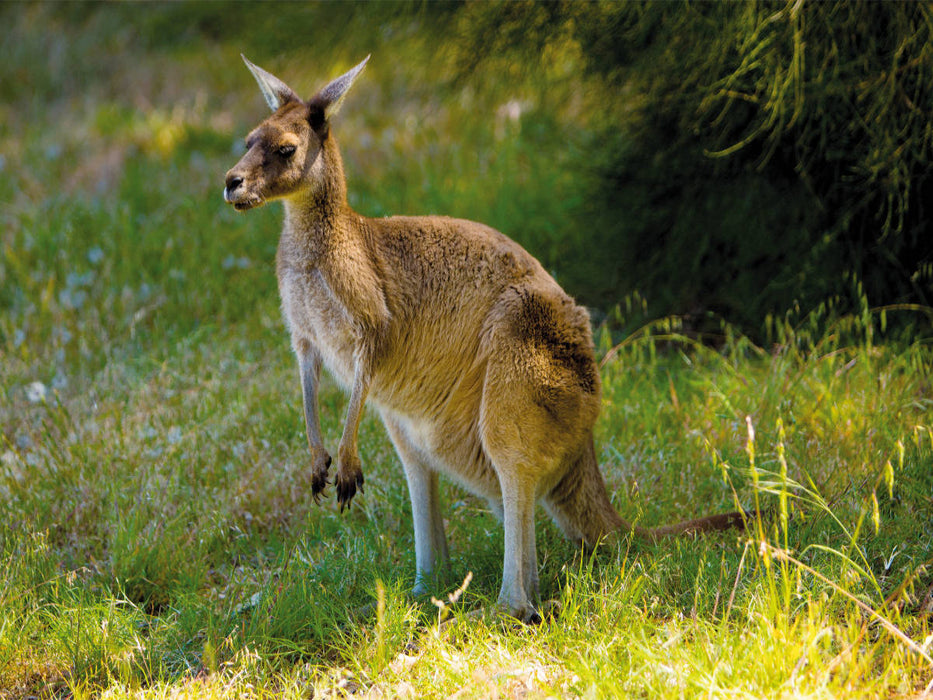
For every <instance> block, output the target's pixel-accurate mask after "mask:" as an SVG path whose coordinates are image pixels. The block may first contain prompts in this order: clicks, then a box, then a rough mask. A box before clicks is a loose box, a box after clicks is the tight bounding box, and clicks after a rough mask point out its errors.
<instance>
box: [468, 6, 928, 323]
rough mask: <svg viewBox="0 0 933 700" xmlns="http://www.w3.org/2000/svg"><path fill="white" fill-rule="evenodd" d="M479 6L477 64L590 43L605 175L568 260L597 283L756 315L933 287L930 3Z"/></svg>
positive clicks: (896, 299) (658, 299)
mask: <svg viewBox="0 0 933 700" xmlns="http://www.w3.org/2000/svg"><path fill="white" fill-rule="evenodd" d="M469 9H470V11H469V13H467V18H466V19H465V20H464V21H463V23H462V27H463V31H462V34H461V35H460V39H461V42H462V43H463V45H464V48H463V49H462V51H461V54H460V57H459V61H460V65H461V66H462V69H463V71H464V74H466V75H469V74H472V73H473V72H475V71H481V72H482V71H486V70H488V69H489V67H490V65H491V66H501V65H503V64H505V65H509V64H510V63H512V62H521V63H522V64H523V65H525V66H528V68H526V70H527V71H532V70H533V71H539V70H541V69H542V67H543V68H544V69H545V70H546V69H547V68H548V67H551V66H555V65H560V64H561V63H562V62H567V61H568V60H569V59H570V58H573V57H577V56H579V57H580V60H579V62H578V65H579V66H580V71H579V73H578V76H579V79H580V80H581V83H582V80H583V74H584V73H587V74H590V75H593V74H595V75H597V76H599V77H600V78H601V79H602V81H600V82H599V83H598V84H597V86H595V87H594V86H590V89H591V90H598V91H599V92H598V94H597V95H596V96H594V97H593V98H592V100H591V103H590V104H591V105H592V113H591V115H590V116H591V120H592V121H591V123H590V124H589V128H590V129H591V130H592V134H593V135H592V141H591V143H590V144H589V145H588V146H587V147H585V148H584V149H583V153H582V156H583V159H584V168H586V167H589V168H590V171H591V177H592V180H591V187H592V191H595V192H596V193H597V194H596V196H595V198H590V197H588V198H587V199H588V202H589V206H588V207H585V208H584V209H582V210H581V216H582V221H583V226H581V227H580V229H579V230H577V231H573V232H571V233H570V235H571V236H573V237H574V240H575V246H574V248H575V249H576V250H577V251H578V252H577V254H576V255H574V256H572V257H571V258H570V259H569V260H565V261H564V262H565V264H566V266H567V269H568V270H569V278H570V279H571V280H572V286H573V287H574V288H575V290H576V291H577V292H578V293H579V294H580V295H582V296H583V297H584V298H586V299H588V300H590V303H593V304H596V305H598V306H601V307H603V308H606V307H607V306H608V305H611V304H612V303H614V302H616V301H618V299H619V298H620V297H622V296H623V295H624V294H627V293H630V292H631V291H632V290H635V289H637V290H638V291H640V292H641V293H642V295H643V296H645V297H646V298H647V299H648V300H649V301H650V302H651V305H652V308H653V315H657V314H659V313H660V314H663V313H666V312H676V313H679V314H684V313H690V314H694V315H699V316H701V318H700V319H699V321H694V323H697V322H700V323H702V313H703V312H705V311H713V312H715V313H717V314H719V315H721V316H724V317H725V318H727V319H728V320H730V321H731V322H733V323H738V324H739V325H741V326H742V327H743V328H745V329H747V330H749V331H751V332H753V333H757V332H758V331H759V325H758V324H759V323H760V322H761V319H762V318H764V316H765V315H766V314H768V313H772V314H773V313H775V312H777V313H782V312H783V311H785V310H787V309H788V308H790V307H792V306H793V305H794V304H800V305H801V306H803V307H804V308H806V309H812V308H814V307H815V306H816V305H817V304H819V303H821V302H823V301H825V300H827V299H830V298H833V297H838V298H839V299H838V302H837V303H838V305H839V307H840V308H841V309H842V310H851V309H852V308H853V307H854V306H855V305H856V304H857V302H858V293H857V292H856V288H857V287H858V286H859V285H861V288H862V290H863V292H864V293H865V294H867V295H868V296H869V299H870V300H871V302H872V303H873V304H875V305H881V304H888V303H902V302H911V303H921V304H929V303H930V284H931V281H933V267H931V265H933V247H931V246H933V243H931V239H930V236H929V212H928V206H927V204H926V203H927V202H929V201H931V200H933V190H931V186H933V185H931V179H930V177H929V172H930V166H931V158H933V141H931V137H930V128H929V119H928V115H929V114H930V113H931V111H933V89H931V85H933V13H931V11H930V6H929V4H928V3H875V2H813V3H805V2H800V1H797V0H788V1H787V2H747V3H739V4H737V3H688V2H664V3H657V2H655V3H653V2H647V3H635V2H632V3H612V2H606V3H548V4H544V5H542V4H538V3H504V4H498V3H491V4H477V5H474V6H471V7H470V8H469ZM480 47H482V49H483V50H480ZM486 57H489V58H486ZM503 57H505V58H503ZM549 77H550V76H549ZM584 84H585V83H584ZM593 250H599V251H602V252H605V253H607V254H606V255H604V256H603V255H601V256H594V255H592V251H593ZM606 258H608V259H609V260H610V261H613V262H612V264H610V265H608V266H607V265H605V259H606Z"/></svg>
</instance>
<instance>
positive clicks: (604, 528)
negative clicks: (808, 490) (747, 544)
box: [543, 439, 750, 547]
mask: <svg viewBox="0 0 933 700" xmlns="http://www.w3.org/2000/svg"><path fill="white" fill-rule="evenodd" d="M543 500H544V506H545V508H546V509H547V511H548V513H550V515H551V517H552V518H553V519H554V521H555V522H556V523H557V524H558V526H559V527H560V528H561V529H562V530H563V531H564V534H565V535H566V536H567V537H569V538H570V539H571V540H573V541H575V542H580V543H582V544H585V545H586V546H587V547H595V546H596V545H597V544H599V542H601V541H603V540H605V539H607V538H612V537H613V536H615V535H616V534H617V533H618V534H622V535H624V534H627V533H629V532H632V533H634V534H635V535H636V536H637V537H638V538H640V539H643V540H649V541H657V540H659V539H663V538H665V537H676V536H678V535H695V534H698V533H701V532H712V531H716V530H729V529H732V528H741V527H744V525H745V523H746V521H747V520H748V518H749V517H750V514H749V513H747V512H743V511H734V512H731V513H722V514H719V515H709V516H706V517H704V518H697V519H696V520H685V521H683V522H680V523H675V524H674V525H665V526H663V527H657V528H645V527H641V526H639V525H635V524H633V523H630V522H628V521H627V520H625V519H624V518H622V517H621V516H620V515H619V514H618V513H617V512H616V510H615V508H613V507H612V503H611V502H610V500H609V494H608V492H607V491H606V483H605V481H603V476H602V474H601V473H600V471H599V464H598V463H597V461H596V450H595V448H594V446H593V441H592V439H590V440H589V441H588V444H587V445H586V447H585V449H584V450H583V452H582V453H581V454H580V456H579V457H578V458H577V461H576V462H575V464H574V465H573V466H572V467H571V468H570V469H568V470H567V473H566V474H565V475H564V477H563V478H562V479H561V480H560V481H559V482H558V483H557V485H556V486H555V487H554V488H553V489H551V491H550V492H549V493H548V494H547V495H546V496H545V498H544V499H543Z"/></svg>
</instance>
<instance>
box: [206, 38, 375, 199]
mask: <svg viewBox="0 0 933 700" xmlns="http://www.w3.org/2000/svg"><path fill="white" fill-rule="evenodd" d="M243 60H244V61H245V62H246V66H247V67H248V68H249V69H250V71H251V72H252V73H253V76H254V77H255V78H256V82H258V83H259V89H260V90H261V91H262V94H263V97H265V98H266V102H267V103H268V104H269V107H270V109H272V116H271V117H269V118H268V119H266V120H265V121H263V122H262V123H260V124H259V126H257V127H256V128H255V129H253V130H252V131H251V132H250V133H249V135H248V136H247V137H246V149H247V150H246V154H245V155H244V156H243V157H242V158H240V162H239V163H237V164H236V165H234V166H233V167H232V168H231V169H230V170H229V171H228V172H227V176H226V186H225V187H224V199H225V200H226V201H227V202H229V203H230V204H232V205H233V206H234V207H235V208H236V209H237V210H239V211H245V210H247V209H252V208H253V207H257V206H261V205H262V204H265V203H266V202H267V201H269V200H271V199H278V198H282V197H289V196H293V195H297V194H301V193H307V192H310V193H312V194H314V193H315V192H316V190H320V189H322V188H323V187H324V183H325V182H326V180H327V178H328V176H329V173H328V172H327V165H328V164H327V163H326V162H325V156H324V152H325V144H326V142H327V140H328V136H329V133H330V120H331V118H332V117H333V116H334V115H335V114H336V113H337V110H339V109H340V105H341V103H342V102H343V98H344V96H345V95H346V94H347V91H348V90H349V89H350V86H351V85H352V84H353V81H354V80H355V79H356V77H357V76H358V75H359V73H360V71H362V70H363V66H365V65H366V61H368V60H369V56H367V57H366V58H365V59H363V61H362V62H361V63H360V64H359V65H357V66H356V67H355V68H353V69H352V70H350V71H348V72H347V73H345V74H344V75H342V76H340V77H339V78H337V79H336V80H333V81H332V82H330V83H328V84H327V85H326V86H324V87H323V88H321V90H320V91H318V93H317V94H316V95H314V97H312V98H311V99H309V100H307V101H302V100H301V98H299V97H298V95H297V94H296V93H295V91H294V90H292V89H291V88H290V87H288V85H286V84H285V83H283V82H282V81H281V80H279V79H278V78H276V77H275V76H274V75H272V74H271V73H268V72H266V71H264V70H263V69H262V68H260V67H259V66H256V65H253V64H252V63H250V62H249V61H248V60H246V57H245V56H243ZM335 160H337V161H339V157H337V156H335ZM333 165H334V167H339V164H338V163H334V164H333ZM340 177H341V178H342V172H341V173H340Z"/></svg>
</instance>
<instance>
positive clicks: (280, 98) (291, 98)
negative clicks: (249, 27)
mask: <svg viewBox="0 0 933 700" xmlns="http://www.w3.org/2000/svg"><path fill="white" fill-rule="evenodd" d="M240 58H242V59H243V62H244V63H245V64H246V67H247V68H249V71H250V73H252V74H253V77H254V78H256V82H257V83H259V89H260V90H262V96H263V97H265V98H266V102H267V103H268V105H269V108H270V109H271V110H272V111H273V112H274V111H275V110H277V109H278V108H279V107H281V106H282V105H284V104H285V103H286V102H300V101H301V100H300V98H299V97H298V95H296V94H295V91H294V90H292V89H291V88H290V87H288V85H286V84H285V83H283V82H282V81H281V80H279V79H278V78H276V77H275V76H274V75H272V73H269V72H267V71H264V70H263V69H262V68H260V67H259V66H257V65H255V64H253V63H250V62H249V60H248V59H247V58H246V56H244V55H243V54H240Z"/></svg>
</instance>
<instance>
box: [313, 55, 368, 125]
mask: <svg viewBox="0 0 933 700" xmlns="http://www.w3.org/2000/svg"><path fill="white" fill-rule="evenodd" d="M368 60H369V56H367V57H366V58H364V59H363V60H362V61H360V62H359V63H358V64H357V65H356V66H355V67H353V68H351V69H350V70H348V71H347V72H346V73H344V74H343V75H341V76H340V77H339V78H335V79H334V80H332V81H331V82H329V83H328V84H327V85H325V86H324V87H322V88H321V89H320V90H319V91H318V93H317V94H316V95H315V96H314V97H312V98H311V99H310V100H309V101H308V102H309V104H314V105H317V106H319V107H320V108H322V109H323V110H324V121H325V122H327V121H330V118H331V117H333V116H334V115H335V114H337V112H338V111H339V110H340V105H341V104H343V98H344V97H346V95H347V92H348V91H349V89H350V86H351V85H353V81H354V80H356V77H357V76H358V75H359V74H360V72H361V71H362V70H363V67H364V66H365V65H366V61H368Z"/></svg>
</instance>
